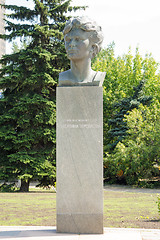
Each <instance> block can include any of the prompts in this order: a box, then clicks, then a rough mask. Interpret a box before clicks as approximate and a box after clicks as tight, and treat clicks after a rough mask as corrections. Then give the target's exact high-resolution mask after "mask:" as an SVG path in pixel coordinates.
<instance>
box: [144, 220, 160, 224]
mask: <svg viewBox="0 0 160 240" xmlns="http://www.w3.org/2000/svg"><path fill="white" fill-rule="evenodd" d="M145 222H152V223H154V222H155V223H157V222H160V219H150V220H149V219H148V220H145Z"/></svg>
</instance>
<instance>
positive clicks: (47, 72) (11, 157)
mask: <svg viewBox="0 0 160 240" xmlns="http://www.w3.org/2000/svg"><path fill="white" fill-rule="evenodd" d="M28 2H29V1H28ZM70 2H71V1H70V0H68V1H66V0H34V9H30V8H28V7H22V6H20V7H19V6H16V5H3V7H5V9H8V10H10V11H11V13H10V14H8V15H7V20H6V34H4V35H0V38H3V39H5V40H8V41H13V40H15V39H17V37H19V38H22V39H23V38H25V39H27V38H29V44H28V46H27V47H26V48H25V49H21V50H20V51H19V52H15V53H12V54H9V55H5V56H4V57H3V58H2V60H1V61H0V64H1V65H2V67H1V69H0V89H2V90H3V97H2V98H1V99H0V179H1V180H2V179H3V180H6V181H8V180H12V179H21V189H20V190H21V191H29V183H30V181H31V180H32V179H37V180H39V181H40V182H41V184H43V185H48V184H53V183H54V181H55V178H56V166H55V164H56V86H57V81H58V74H59V72H60V71H64V70H65V69H66V68H68V64H69V62H68V60H67V58H66V53H65V48H64V41H63V34H62V29H63V28H64V25H65V22H66V20H68V19H69V18H70V17H69V16H68V17H67V14H66V13H67V12H68V11H70V12H71V11H72V10H76V9H79V7H71V6H70ZM83 8H84V7H83ZM14 20H16V22H15V21H14Z"/></svg>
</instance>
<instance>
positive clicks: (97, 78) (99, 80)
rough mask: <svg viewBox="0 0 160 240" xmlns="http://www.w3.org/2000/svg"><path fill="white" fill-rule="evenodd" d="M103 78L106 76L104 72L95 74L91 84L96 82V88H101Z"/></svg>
mask: <svg viewBox="0 0 160 240" xmlns="http://www.w3.org/2000/svg"><path fill="white" fill-rule="evenodd" d="M105 76H106V72H97V73H96V75H95V77H94V79H93V82H97V83H98V86H99V87H102V85H103V82H104V79H105Z"/></svg>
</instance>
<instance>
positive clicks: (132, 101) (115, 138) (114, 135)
mask: <svg viewBox="0 0 160 240" xmlns="http://www.w3.org/2000/svg"><path fill="white" fill-rule="evenodd" d="M144 84H145V80H141V81H140V83H139V84H138V86H137V87H134V88H133V90H134V92H133V95H132V96H131V97H126V98H123V99H122V100H120V101H119V102H117V103H115V104H114V105H113V108H114V109H115V113H114V114H113V117H112V118H111V119H109V120H108V123H109V126H110V130H109V131H108V136H109V141H110V144H108V146H107V147H108V150H109V152H110V153H111V152H112V151H113V150H114V148H115V147H116V145H117V144H118V143H119V142H120V141H122V139H124V138H125V136H126V135H127V130H128V128H127V123H126V122H125V121H124V115H128V114H129V112H130V111H131V110H133V109H134V108H138V106H139V105H140V104H143V105H149V104H150V103H151V100H152V97H151V96H145V94H144V91H143V87H144Z"/></svg>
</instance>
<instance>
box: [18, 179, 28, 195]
mask: <svg viewBox="0 0 160 240" xmlns="http://www.w3.org/2000/svg"><path fill="white" fill-rule="evenodd" d="M20 192H29V180H21V187H20Z"/></svg>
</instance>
